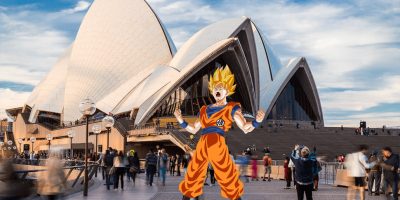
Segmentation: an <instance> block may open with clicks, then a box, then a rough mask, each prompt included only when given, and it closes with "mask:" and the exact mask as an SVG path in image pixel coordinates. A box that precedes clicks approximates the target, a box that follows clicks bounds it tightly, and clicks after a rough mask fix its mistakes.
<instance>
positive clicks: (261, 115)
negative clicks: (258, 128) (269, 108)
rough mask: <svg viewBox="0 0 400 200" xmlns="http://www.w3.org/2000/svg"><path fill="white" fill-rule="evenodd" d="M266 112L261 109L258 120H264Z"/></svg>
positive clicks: (257, 116) (259, 121)
mask: <svg viewBox="0 0 400 200" xmlns="http://www.w3.org/2000/svg"><path fill="white" fill-rule="evenodd" d="M264 117H265V112H264V111H263V110H259V111H258V112H257V115H256V121H257V122H258V123H261V122H262V121H263V120H264Z"/></svg>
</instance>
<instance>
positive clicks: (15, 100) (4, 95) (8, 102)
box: [0, 88, 30, 119]
mask: <svg viewBox="0 0 400 200" xmlns="http://www.w3.org/2000/svg"><path fill="white" fill-rule="evenodd" d="M29 95H30V92H15V91H12V90H10V89H3V88H0V97H1V98H0V119H3V118H5V117H6V113H5V110H6V109H9V108H16V107H22V106H23V105H24V104H25V101H26V99H27V98H28V96H29Z"/></svg>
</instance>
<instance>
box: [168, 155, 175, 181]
mask: <svg viewBox="0 0 400 200" xmlns="http://www.w3.org/2000/svg"><path fill="white" fill-rule="evenodd" d="M175 167H176V157H175V156H174V155H172V156H171V158H170V159H169V173H170V175H171V176H175Z"/></svg>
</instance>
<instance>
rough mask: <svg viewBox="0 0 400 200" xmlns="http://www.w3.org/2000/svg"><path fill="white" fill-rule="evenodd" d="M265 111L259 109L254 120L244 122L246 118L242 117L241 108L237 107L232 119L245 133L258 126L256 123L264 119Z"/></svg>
mask: <svg viewBox="0 0 400 200" xmlns="http://www.w3.org/2000/svg"><path fill="white" fill-rule="evenodd" d="M264 116H265V113H264V111H262V110H259V111H258V112H257V116H256V119H255V121H252V122H246V119H245V118H244V116H243V114H242V110H241V109H238V110H237V111H236V112H235V114H234V116H233V119H234V120H235V122H236V124H237V126H238V127H239V128H240V129H242V131H243V132H244V133H245V134H247V133H249V132H251V131H253V130H254V129H255V128H257V127H258V125H259V124H260V123H261V122H262V120H263V119H264Z"/></svg>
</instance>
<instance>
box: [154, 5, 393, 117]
mask: <svg viewBox="0 0 400 200" xmlns="http://www.w3.org/2000/svg"><path fill="white" fill-rule="evenodd" d="M213 3H214V2H213ZM150 4H151V5H152V6H154V7H155V10H156V12H157V13H158V14H159V15H160V18H161V19H162V21H163V22H164V23H165V24H166V26H167V28H168V30H169V31H170V33H171V37H172V38H173V39H174V41H179V43H177V47H178V48H179V47H180V46H181V45H182V44H183V42H182V41H186V40H187V39H188V38H189V36H191V35H192V34H193V33H194V32H195V31H197V30H199V29H200V28H202V27H204V26H205V25H206V24H209V23H212V22H215V21H218V20H222V19H224V18H230V17H240V16H243V15H245V16H248V17H250V18H252V20H253V21H255V22H256V24H257V25H258V26H259V27H260V28H261V29H262V30H263V33H264V35H266V36H267V38H268V40H269V41H270V43H271V44H272V46H274V47H276V48H275V51H276V52H277V53H278V55H279V56H280V57H281V58H286V59H287V58H290V57H294V56H305V57H306V58H307V60H308V61H309V64H310V67H311V68H312V71H313V75H314V78H315V80H316V84H317V86H318V88H320V89H329V88H346V90H344V91H339V92H338V91H333V92H331V91H329V90H321V92H320V96H321V101H322V106H323V111H324V112H326V113H331V112H333V111H338V110H339V111H338V112H341V114H342V115H341V116H343V120H346V119H349V120H350V121H352V122H353V125H355V124H354V119H353V118H351V117H350V116H353V117H359V116H358V115H356V114H357V113H360V112H362V111H364V110H366V109H369V108H372V107H375V106H379V105H382V104H385V103H399V102H400V101H399V99H400V94H399V91H400V86H399V79H400V78H399V77H400V68H399V67H398V65H399V64H398V61H399V58H400V45H399V42H400V40H399V38H400V17H399V16H400V15H399V14H400V4H398V3H394V2H393V1H383V0H382V1H374V2H373V3H371V2H366V1H363V0H356V1H350V2H347V3H344V2H343V3H338V2H336V4H334V3H329V2H325V3H324V2H320V1H315V2H314V3H304V4H302V3H299V4H297V3H293V2H290V1H279V0H277V1H261V0H260V1H257V0H255V1H252V2H251V3H243V1H240V0H229V1H228V0H225V1H222V2H218V3H215V5H213V6H209V5H208V3H207V2H205V1H201V0H198V1H191V4H192V6H191V7H187V6H186V5H184V3H182V2H181V1H179V0H177V1H157V2H155V3H154V4H153V1H150ZM179 5H181V6H179ZM171 7H173V8H174V9H167V8H171ZM198 8H207V9H198ZM193 13H195V14H193ZM191 15H194V16H192V17H188V16H191ZM202 21H203V22H206V24H204V23H203V22H202ZM182 23H183V24H182ZM187 24H189V25H187ZM186 26H189V27H197V28H189V29H185V28H186ZM177 33H178V34H177ZM393 112H394V113H400V110H394V111H393ZM391 116H392V115H390V117H391ZM324 117H325V119H326V122H327V123H326V124H327V125H337V124H335V123H332V120H331V119H333V118H334V116H331V115H330V114H327V115H325V116H324ZM371 117H372V118H369V119H372V120H375V121H377V122H379V123H383V122H382V119H383V118H374V117H373V116H371ZM390 117H388V118H385V119H386V120H388V121H392V120H391V118H390ZM357 120H359V119H357ZM357 120H356V122H357ZM393 120H395V121H396V120H397V121H396V123H397V124H400V120H398V118H393Z"/></svg>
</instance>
